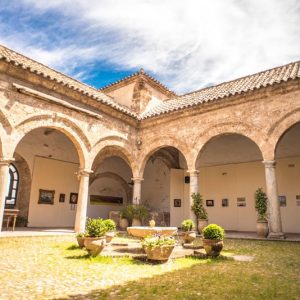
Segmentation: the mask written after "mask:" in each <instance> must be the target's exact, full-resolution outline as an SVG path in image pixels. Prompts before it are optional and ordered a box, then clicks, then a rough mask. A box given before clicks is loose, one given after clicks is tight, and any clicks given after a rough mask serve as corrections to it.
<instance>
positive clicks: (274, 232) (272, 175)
mask: <svg viewBox="0 0 300 300" xmlns="http://www.w3.org/2000/svg"><path fill="white" fill-rule="evenodd" d="M263 163H264V165H265V175H266V188H267V197H268V212H269V229H270V233H269V236H268V237H269V238H277V239H283V238H285V237H284V234H283V232H282V227H281V216H280V207H279V203H278V194H277V183H276V172H275V164H276V163H275V161H273V160H268V161H263Z"/></svg>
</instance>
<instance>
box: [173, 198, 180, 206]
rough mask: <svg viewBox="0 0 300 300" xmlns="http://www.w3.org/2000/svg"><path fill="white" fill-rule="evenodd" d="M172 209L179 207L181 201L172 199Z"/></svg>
mask: <svg viewBox="0 0 300 300" xmlns="http://www.w3.org/2000/svg"><path fill="white" fill-rule="evenodd" d="M174 207H181V199H174Z"/></svg>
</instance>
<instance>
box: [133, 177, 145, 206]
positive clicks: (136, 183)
mask: <svg viewBox="0 0 300 300" xmlns="http://www.w3.org/2000/svg"><path fill="white" fill-rule="evenodd" d="M132 180H133V197H132V204H140V202H141V195H142V181H143V180H144V179H143V178H142V177H133V178H132Z"/></svg>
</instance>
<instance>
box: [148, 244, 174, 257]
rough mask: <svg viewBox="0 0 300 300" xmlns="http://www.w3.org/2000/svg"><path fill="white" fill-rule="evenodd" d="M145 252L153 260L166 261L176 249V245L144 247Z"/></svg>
mask: <svg viewBox="0 0 300 300" xmlns="http://www.w3.org/2000/svg"><path fill="white" fill-rule="evenodd" d="M143 249H144V251H145V253H146V254H147V258H148V259H151V260H159V261H165V260H168V259H169V257H170V255H171V254H172V251H173V249H174V246H169V245H166V246H160V247H147V246H144V247H143Z"/></svg>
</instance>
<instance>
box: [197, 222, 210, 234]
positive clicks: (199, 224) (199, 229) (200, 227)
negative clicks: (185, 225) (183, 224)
mask: <svg viewBox="0 0 300 300" xmlns="http://www.w3.org/2000/svg"><path fill="white" fill-rule="evenodd" d="M207 225H208V220H207V219H198V227H197V229H198V231H199V233H200V234H202V230H203V228H204V227H206V226H207Z"/></svg>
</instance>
